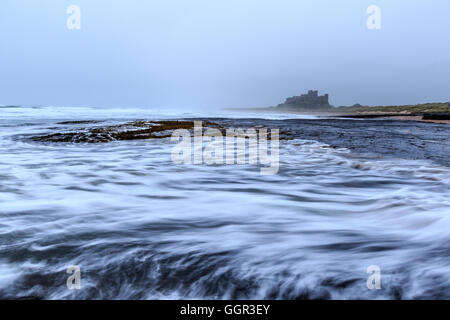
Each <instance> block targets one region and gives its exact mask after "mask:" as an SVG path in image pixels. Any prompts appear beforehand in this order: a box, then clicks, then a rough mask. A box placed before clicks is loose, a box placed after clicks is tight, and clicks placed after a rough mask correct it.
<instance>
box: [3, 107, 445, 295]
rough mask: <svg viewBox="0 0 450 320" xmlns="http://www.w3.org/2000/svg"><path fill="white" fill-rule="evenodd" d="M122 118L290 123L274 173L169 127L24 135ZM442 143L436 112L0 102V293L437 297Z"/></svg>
mask: <svg viewBox="0 0 450 320" xmlns="http://www.w3.org/2000/svg"><path fill="white" fill-rule="evenodd" d="M137 119H144V120H165V119H178V120H182V119H197V120H205V121H206V120H208V121H214V122H217V123H221V124H223V125H224V126H230V127H235V128H239V127H241V126H243V127H249V126H252V127H253V126H254V127H267V128H271V129H280V130H284V131H286V132H289V133H290V134H291V135H292V138H291V139H286V140H280V144H279V170H278V172H277V173H276V174H274V175H262V174H261V171H260V166H258V165H255V164H249V163H245V164H231V165H225V164H224V165H207V164H175V163H174V162H173V161H172V158H171V151H172V150H173V147H174V143H173V141H171V139H169V138H164V139H147V140H131V141H112V142H108V143H63V142H61V143H56V142H54V143H45V142H38V141H33V140H32V139H30V137H33V136H37V135H42V134H52V133H57V132H66V131H77V130H85V128H86V126H102V125H114V124H120V123H124V122H127V121H133V120H137ZM87 120H98V121H99V122H95V123H92V124H81V123H78V124H77V123H75V122H74V123H73V124H67V121H87ZM64 122H66V123H65V124H64ZM449 156H450V127H449V125H447V124H433V123H421V122H416V121H395V120H364V119H363V120H361V119H358V120H352V119H339V118H325V117H317V116H303V115H292V114H285V115H278V114H262V113H259V114H251V113H237V112H225V111H224V112H216V113H213V112H211V113H183V112H167V111H164V110H151V109H129V108H122V109H105V108H103V109H101V108H70V107H65V108H62V107H61V108H58V107H0V298H2V299H50V300H52V299H243V300H246V299H450V163H449ZM74 270H75V271H74ZM77 281H78V282H77ZM73 283H76V284H78V285H75V286H73V285H72V286H71V285H70V284H73Z"/></svg>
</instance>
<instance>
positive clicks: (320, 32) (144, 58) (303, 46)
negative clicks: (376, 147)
mask: <svg viewBox="0 0 450 320" xmlns="http://www.w3.org/2000/svg"><path fill="white" fill-rule="evenodd" d="M71 4H75V5H78V6H79V7H80V8H81V30H72V31H70V30H68V29H67V28H66V20H67V17H68V15H67V14H66V9H67V7H68V6H69V5H71ZM371 4H375V5H378V6H379V7H380V8H381V10H382V11H381V13H382V29H381V30H368V29H367V28H366V20H367V17H368V15H367V14H366V9H367V7H368V6H369V5H371ZM449 13H450V1H448V0H428V1H425V0H395V1H393V0H370V1H366V0H341V1H336V0H314V1H313V0H310V1H300V0H270V1H269V0H226V1H225V0H158V1H152V0H150V1H144V0H127V1H125V0H116V1H113V0H95V1H93V0H70V1H66V0H59V1H55V0H40V1H35V0H2V1H1V2H0V44H1V48H0V49H1V51H0V52H1V53H0V55H1V56H0V57H1V59H0V72H1V77H0V105H1V104H21V105H56V106H98V107H109V106H111V107H127V106H130V107H155V108H161V107H163V108H188V109H196V110H201V109H207V108H221V107H245V106H268V105H274V104H277V103H279V102H281V101H282V100H284V98H285V97H287V96H292V95H297V94H300V93H302V92H304V91H306V90H308V89H318V90H320V92H328V93H330V96H331V97H330V99H331V103H332V104H334V105H342V104H346V105H349V104H353V103H361V104H370V105H376V104H404V103H420V102H428V101H449V100H450V41H449V37H450V23H449V16H448V14H449Z"/></svg>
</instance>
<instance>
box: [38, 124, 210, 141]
mask: <svg viewBox="0 0 450 320" xmlns="http://www.w3.org/2000/svg"><path fill="white" fill-rule="evenodd" d="M82 123H86V122H76V121H72V122H71V121H68V122H64V123H60V124H82ZM89 123H92V122H89ZM210 125H215V126H216V124H212V123H211V124H210ZM193 128H194V122H193V121H134V122H128V123H125V124H120V125H111V126H105V127H92V128H80V129H78V130H77V131H68V132H57V133H51V134H45V135H40V136H33V137H31V140H32V141H36V142H72V143H104V142H110V141H119V140H138V139H161V138H168V137H170V136H171V135H172V132H173V131H174V130H176V129H188V130H190V129H193Z"/></svg>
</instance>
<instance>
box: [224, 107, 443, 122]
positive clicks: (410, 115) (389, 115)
mask: <svg viewBox="0 0 450 320" xmlns="http://www.w3.org/2000/svg"><path fill="white" fill-rule="evenodd" d="M447 105H448V104H447ZM414 107H416V106H411V109H410V110H408V109H407V106H406V108H403V110H401V111H400V112H398V111H396V110H395V109H396V108H398V107H361V108H358V109H357V110H355V109H356V108H355V109H353V107H346V108H335V109H336V110H332V109H330V110H329V111H328V110H327V111H309V110H295V109H293V108H291V109H287V108H286V109H284V108H276V107H268V108H230V109H226V110H229V111H236V112H255V113H274V114H296V115H309V116H318V117H325V118H344V119H345V118H348V119H367V120H369V119H377V120H397V121H419V122H424V123H440V124H450V107H447V109H448V110H446V109H439V110H438V111H434V110H433V109H429V110H426V109H425V110H424V111H416V110H414ZM380 108H383V109H384V110H383V111H379V109H380ZM349 109H353V110H349ZM377 109H378V110H377ZM389 109H391V110H389ZM405 109H406V110H405Z"/></svg>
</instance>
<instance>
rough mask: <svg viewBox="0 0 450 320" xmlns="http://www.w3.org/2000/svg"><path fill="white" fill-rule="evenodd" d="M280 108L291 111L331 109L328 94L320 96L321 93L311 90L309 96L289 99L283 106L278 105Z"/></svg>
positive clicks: (304, 95) (303, 95)
mask: <svg viewBox="0 0 450 320" xmlns="http://www.w3.org/2000/svg"><path fill="white" fill-rule="evenodd" d="M278 107H279V108H289V109H307V110H311V109H314V110H316V109H327V108H330V107H331V106H330V103H329V102H328V94H325V95H323V96H319V91H317V90H309V91H308V93H307V94H302V95H301V96H295V97H290V98H287V99H286V101H285V102H284V103H283V104H280V105H278Z"/></svg>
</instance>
